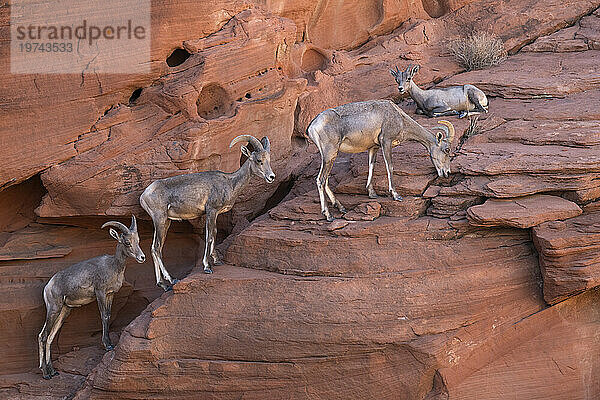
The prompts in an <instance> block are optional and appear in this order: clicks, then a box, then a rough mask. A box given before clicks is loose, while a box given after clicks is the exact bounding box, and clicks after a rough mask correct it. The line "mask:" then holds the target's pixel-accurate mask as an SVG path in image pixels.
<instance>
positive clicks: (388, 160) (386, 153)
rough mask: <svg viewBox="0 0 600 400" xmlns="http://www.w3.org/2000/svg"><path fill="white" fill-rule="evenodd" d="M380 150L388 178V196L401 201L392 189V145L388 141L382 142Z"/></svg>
mask: <svg viewBox="0 0 600 400" xmlns="http://www.w3.org/2000/svg"><path fill="white" fill-rule="evenodd" d="M381 149H382V150H383V161H385V168H386V169H387V176H388V189H389V191H390V195H391V196H392V198H393V199H394V200H396V201H401V200H402V196H400V195H399V194H398V193H397V192H396V189H394V182H393V178H394V165H393V163H392V143H391V142H390V141H389V140H383V141H382V143H381Z"/></svg>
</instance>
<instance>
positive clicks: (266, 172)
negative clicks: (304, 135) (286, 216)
mask: <svg viewBox="0 0 600 400" xmlns="http://www.w3.org/2000/svg"><path fill="white" fill-rule="evenodd" d="M242 141H243V142H248V143H250V144H252V148H253V150H252V152H250V150H249V149H248V148H247V147H246V146H242V147H241V150H242V153H243V154H244V155H245V156H246V157H248V160H246V162H245V163H244V165H242V166H241V167H240V169H238V170H237V171H235V172H233V173H225V172H221V171H205V172H199V173H195V174H185V175H178V176H173V177H170V178H165V179H159V180H157V181H154V182H152V183H151V184H150V186H148V187H147V188H146V190H144V193H142V195H141V196H140V204H141V205H142V207H143V208H144V210H146V212H147V213H148V214H149V215H150V217H152V222H153V223H154V240H153V242H152V258H153V260H154V272H155V274H156V284H157V285H158V286H160V287H161V288H163V289H164V290H165V291H166V290H169V289H170V288H171V285H173V284H174V283H175V282H176V281H174V280H173V279H172V278H171V276H170V275H169V273H168V272H167V270H166V268H165V266H164V264H163V262H162V248H163V245H164V244H165V238H166V236H167V230H168V229H169V225H170V224H171V220H178V221H179V220H191V219H195V218H198V217H200V216H201V215H202V214H206V247H205V249H204V257H203V260H202V265H203V266H204V272H206V273H207V274H210V273H212V269H211V267H210V264H209V261H208V258H209V257H212V260H213V263H215V264H218V263H219V261H218V259H217V255H216V253H215V237H216V235H217V216H218V215H219V214H220V213H223V212H226V211H229V210H230V209H231V207H233V204H234V203H235V200H236V199H237V197H238V196H239V195H240V193H242V191H243V190H244V187H245V186H246V184H247V183H248V181H249V180H250V177H251V176H252V174H254V175H257V176H262V177H263V178H264V179H265V180H266V181H267V182H268V183H272V182H273V181H274V180H275V174H274V173H273V171H272V170H271V145H270V143H269V139H268V138H267V137H263V138H262V140H261V141H259V140H258V139H256V138H255V137H254V136H251V135H240V136H238V137H236V138H235V139H233V140H232V141H231V143H230V144H229V147H230V148H231V147H233V145H234V144H236V143H238V142H242Z"/></svg>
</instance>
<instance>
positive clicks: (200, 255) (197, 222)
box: [190, 218, 223, 267]
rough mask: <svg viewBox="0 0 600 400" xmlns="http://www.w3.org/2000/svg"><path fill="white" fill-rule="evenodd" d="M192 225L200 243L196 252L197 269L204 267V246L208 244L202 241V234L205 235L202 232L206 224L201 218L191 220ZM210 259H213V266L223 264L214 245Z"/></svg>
mask: <svg viewBox="0 0 600 400" xmlns="http://www.w3.org/2000/svg"><path fill="white" fill-rule="evenodd" d="M190 224H192V227H193V231H194V235H195V237H196V239H197V242H198V247H197V251H196V267H200V265H203V262H202V260H203V259H204V246H205V243H206V242H203V241H202V234H204V233H205V232H203V231H202V227H203V225H205V224H203V223H202V219H201V218H196V219H193V220H190ZM210 257H211V258H212V265H222V264H223V262H222V261H221V259H220V258H219V255H218V254H217V251H216V250H215V249H214V245H213V248H212V250H211V253H210Z"/></svg>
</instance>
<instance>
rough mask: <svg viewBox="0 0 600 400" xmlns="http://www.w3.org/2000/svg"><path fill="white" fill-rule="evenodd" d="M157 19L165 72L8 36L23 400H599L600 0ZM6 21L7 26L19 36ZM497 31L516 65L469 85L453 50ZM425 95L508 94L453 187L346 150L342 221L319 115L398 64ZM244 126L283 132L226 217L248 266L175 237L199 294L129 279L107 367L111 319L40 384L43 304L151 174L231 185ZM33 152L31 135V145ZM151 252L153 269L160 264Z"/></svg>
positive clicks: (0, 334) (137, 273)
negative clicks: (391, 183)
mask: <svg viewBox="0 0 600 400" xmlns="http://www.w3.org/2000/svg"><path fill="white" fill-rule="evenodd" d="M198 4H199V3H197V2H172V3H169V4H166V3H165V4H162V3H160V4H159V3H157V4H153V11H152V12H153V18H152V23H153V27H152V28H153V30H154V32H160V33H159V34H156V35H153V43H152V60H153V61H152V63H151V72H150V73H149V74H146V75H103V74H98V75H88V74H84V75H82V76H77V77H73V76H71V75H35V76H34V75H10V74H9V73H8V71H9V67H10V59H9V47H8V42H7V41H2V42H0V64H1V65H2V68H3V71H6V73H4V74H0V85H1V87H2V88H3V91H2V95H1V96H0V97H1V99H2V101H0V103H1V104H2V105H1V106H0V131H1V132H2V144H3V157H2V158H0V188H1V190H0V227H1V232H0V297H1V298H2V299H3V300H2V302H1V303H0V354H2V357H0V367H1V368H0V371H1V372H0V397H1V398H11V399H32V398H48V399H55V398H56V399H59V398H75V399H88V398H91V399H147V398H153V399H174V398H198V399H219V400H221V399H225V400H227V399H232V400H233V399H245V400H248V399H353V400H354V399H393V400H397V399H400V400H404V399H406V400H413V399H414V400H452V399H486V400H489V399H492V400H494V399H498V400H500V399H507V398H510V399H540V400H541V399H544V400H548V399H555V400H565V399H586V400H592V399H598V398H600V379H598V377H599V376H600V335H599V334H598V332H600V289H599V287H600V11H599V10H600V9H599V7H600V1H592V0H585V1H581V0H561V1H558V0H536V1H534V0H523V1H500V0H491V1H482V0H477V1H469V0H440V1H436V0H427V1H405V0H402V1H399V2H393V1H387V0H384V1H373V0H352V1H343V2H342V1H325V2H322V1H318V2H300V1H291V0H289V1H288V0H282V1H278V2H264V1H254V0H250V1H238V0H235V1H227V2H225V1H221V0H217V1H213V2H202V6H201V7H200V6H199V5H198ZM9 21H10V14H9V9H8V7H0V28H2V29H3V31H5V32H8V29H9ZM472 28H480V29H486V30H490V31H491V32H492V33H494V34H495V35H496V36H497V37H499V38H500V39H502V40H503V41H504V43H505V46H506V49H507V50H508V52H509V54H510V55H509V57H508V59H507V60H506V61H505V62H503V63H502V64H500V65H497V66H495V67H492V68H490V69H486V70H480V71H471V72H467V73H465V72H462V71H461V69H460V67H459V66H458V65H457V64H456V63H455V62H454V60H453V59H452V58H451V57H450V56H449V55H448V52H447V50H446V47H445V46H446V43H447V41H448V38H451V37H456V35H458V34H459V33H461V32H465V31H468V30H470V29H472ZM410 63H418V64H420V65H421V71H420V72H419V75H418V76H417V77H416V79H417V80H418V82H417V83H418V84H419V85H422V86H423V87H431V86H434V85H437V86H439V87H444V86H449V85H455V84H464V83H472V84H475V85H477V86H478V87H480V88H481V89H482V90H484V91H485V92H486V93H487V94H488V95H489V99H490V107H489V108H490V113H489V114H487V115H484V116H482V117H481V118H480V120H479V129H478V131H477V132H476V134H474V135H472V136H470V137H466V136H465V137H463V135H464V134H463V132H464V131H465V129H466V128H467V126H468V124H469V121H468V120H466V119H465V120H459V119H456V118H454V117H449V118H448V119H450V120H451V121H452V123H453V124H454V125H455V127H456V131H457V137H456V139H455V143H454V149H453V150H455V151H454V158H453V160H452V164H451V169H452V174H451V176H450V177H449V178H438V177H437V174H436V172H435V168H434V167H433V165H432V163H431V161H430V159H429V155H428V154H427V152H426V150H425V149H424V148H423V147H422V146H421V145H419V144H417V143H405V144H402V145H401V146H398V147H396V148H395V149H394V151H393V159H394V179H395V184H396V188H397V190H398V192H399V193H400V194H401V195H402V196H403V197H404V199H403V200H402V201H401V202H395V201H393V200H392V199H391V198H390V197H388V195H387V176H386V172H385V167H384V164H383V159H382V157H381V155H379V156H378V158H379V159H378V162H377V164H376V166H375V171H374V187H375V189H376V191H377V192H378V193H379V195H380V197H379V198H376V199H370V198H368V197H367V191H366V188H365V184H366V179H367V171H368V168H367V154H366V153H365V154H354V155H340V156H339V157H338V159H337V160H336V163H335V166H334V168H333V172H332V174H331V179H330V183H331V185H332V187H333V188H334V191H335V192H336V193H337V194H338V198H339V200H340V201H341V202H342V204H344V205H345V207H346V208H347V209H348V213H346V214H345V215H341V214H339V213H338V212H337V210H333V209H332V211H333V212H334V216H335V217H336V220H335V221H334V222H332V223H327V222H326V221H325V220H324V218H323V216H322V215H321V213H320V207H319V200H318V195H317V192H316V185H315V177H316V174H317V172H318V168H319V165H320V158H319V154H318V152H317V149H316V148H315V146H314V145H312V144H309V145H308V147H306V146H304V145H303V144H304V140H303V136H304V132H305V131H306V128H307V126H308V124H309V123H310V121H311V120H312V119H313V118H314V117H315V116H316V115H317V114H318V113H319V112H320V111H322V110H324V109H326V108H328V107H333V106H337V105H340V104H344V103H347V102H351V101H360V100H370V99H382V98H385V99H393V100H395V101H396V102H398V104H399V105H400V106H401V107H402V108H403V109H404V110H405V111H407V112H408V113H409V115H411V116H414V117H415V119H417V120H418V121H419V122H420V123H421V124H423V126H425V127H428V128H432V127H434V126H435V125H436V124H437V120H435V119H431V120H430V119H427V118H423V117H421V116H415V114H414V111H415V105H414V104H413V103H412V101H410V100H408V99H403V98H401V97H400V95H399V94H398V90H397V87H396V84H395V82H394V79H393V78H392V77H391V76H390V74H389V69H390V68H393V67H394V66H396V65H397V66H398V67H399V68H401V69H402V68H405V67H406V66H407V65H408V64H410ZM239 134H252V135H254V136H257V137H259V138H260V137H262V136H265V135H266V136H268V137H269V139H270V141H271V149H272V150H271V154H272V156H271V157H272V167H273V170H274V172H275V173H276V175H277V178H276V179H277V180H276V182H275V183H273V184H271V185H269V184H267V183H265V182H264V180H261V179H254V180H253V181H252V183H251V184H250V185H249V186H248V190H247V191H246V192H245V193H243V194H242V195H241V198H240V199H239V201H238V203H237V204H236V206H235V207H234V208H233V210H232V211H230V212H228V213H226V214H224V215H222V216H221V217H220V218H219V221H218V225H219V234H220V237H219V243H220V244H219V245H218V249H219V251H220V252H221V253H222V254H223V255H224V259H225V261H226V264H225V265H222V266H216V267H215V268H214V274H213V275H205V274H204V273H202V271H201V269H195V268H193V267H194V264H195V255H196V249H197V248H198V246H203V241H202V239H201V238H198V236H197V235H196V234H195V231H194V230H193V229H192V228H191V226H190V224H188V223H187V222H174V223H173V226H172V228H171V230H170V233H169V236H168V238H167V242H166V245H165V250H164V260H165V264H166V267H167V269H168V270H169V271H170V272H171V273H172V274H173V275H174V276H175V277H177V278H180V279H182V281H181V282H180V283H178V284H176V285H175V286H174V290H173V291H172V292H168V293H163V292H162V290H161V289H159V288H156V286H155V285H154V274H153V273H152V271H153V267H152V261H151V260H149V261H146V262H145V263H144V264H134V263H132V262H130V263H129V265H128V268H127V270H126V276H125V278H126V282H125V283H124V285H123V288H122V289H121V291H120V292H119V293H118V294H117V296H116V297H115V303H114V306H113V316H112V325H111V331H112V336H113V337H112V340H113V342H115V343H117V342H118V344H117V345H116V348H115V350H113V351H110V352H107V353H104V351H103V349H102V348H101V344H100V334H101V323H100V318H99V313H98V310H97V306H96V304H95V303H92V304H90V305H88V306H84V307H82V308H81V309H77V310H75V311H74V312H73V313H72V314H71V316H69V318H68V319H67V320H66V323H65V325H64V326H63V328H62V330H61V332H60V335H59V336H58V338H57V340H55V343H56V344H55V345H54V346H55V347H54V348H53V355H54V356H55V357H56V358H57V361H56V363H55V367H56V369H57V370H58V371H59V372H60V373H61V374H60V375H59V376H57V377H56V378H54V379H52V380H51V381H44V380H42V379H41V373H40V371H39V370H38V369H37V359H38V355H37V334H38V333H39V330H40V328H41V325H42V323H43V320H44V312H45V311H44V304H43V299H42V294H41V292H42V288H43V286H44V284H45V283H46V282H47V280H48V278H49V277H50V276H52V275H53V274H54V273H55V272H56V271H58V270H60V269H63V268H66V267H67V266H68V265H70V264H72V263H74V262H76V261H79V260H83V259H86V258H89V257H91V256H94V255H99V254H103V253H104V252H113V250H114V241H112V239H111V238H110V237H109V235H108V233H107V232H105V231H101V230H100V229H99V227H100V226H101V225H102V223H103V222H106V220H108V219H109V218H111V219H113V218H117V219H121V220H122V221H123V222H127V221H128V220H129V219H130V216H131V214H132V213H133V214H135V215H136V216H138V221H139V230H140V237H141V246H142V248H143V249H144V251H146V252H147V254H148V252H149V249H150V244H151V235H152V226H151V223H150V222H149V221H148V216H147V215H146V214H145V212H144V211H143V210H142V209H141V208H140V206H139V204H138V198H139V195H140V193H141V192H142V191H143V189H144V188H145V187H146V186H147V185H148V184H149V183H150V182H152V181H153V180H155V179H158V178H163V177H168V176H173V175H177V174H182V173H189V172H197V171H203V170H210V169H220V170H223V171H233V170H235V169H237V167H238V166H239V163H240V161H243V160H241V159H240V153H239V149H238V148H233V149H229V148H228V144H229V142H230V141H231V139H232V138H234V137H235V136H237V135H239ZM24 143H27V145H26V146H25V145H24ZM148 258H149V257H148Z"/></svg>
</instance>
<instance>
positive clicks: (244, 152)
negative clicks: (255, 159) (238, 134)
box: [240, 146, 250, 158]
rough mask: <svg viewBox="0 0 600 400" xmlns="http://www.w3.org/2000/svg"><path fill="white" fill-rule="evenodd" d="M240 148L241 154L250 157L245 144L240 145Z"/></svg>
mask: <svg viewBox="0 0 600 400" xmlns="http://www.w3.org/2000/svg"><path fill="white" fill-rule="evenodd" d="M240 149H241V150H242V154H243V155H245V156H246V157H248V158H250V150H248V148H247V147H246V146H242V147H240Z"/></svg>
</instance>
